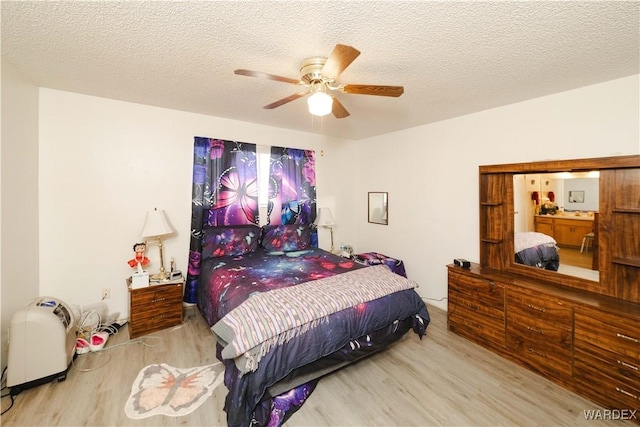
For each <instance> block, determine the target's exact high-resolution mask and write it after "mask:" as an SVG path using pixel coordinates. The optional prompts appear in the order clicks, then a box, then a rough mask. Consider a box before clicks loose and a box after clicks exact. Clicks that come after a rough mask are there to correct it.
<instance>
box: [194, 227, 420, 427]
mask: <svg viewBox="0 0 640 427" xmlns="http://www.w3.org/2000/svg"><path fill="white" fill-rule="evenodd" d="M309 233H310V227H309V226H307V225H295V224H289V225H278V226H266V227H263V228H259V227H257V226H253V225H243V226H225V227H208V228H206V229H205V230H203V238H202V260H201V271H200V277H199V283H198V288H197V305H198V308H199V310H200V312H201V313H202V315H203V316H204V318H205V319H206V321H207V323H208V324H209V325H210V326H211V330H212V331H213V333H214V334H215V335H216V338H217V340H218V345H217V357H218V359H220V360H221V361H222V362H223V363H224V365H225V385H226V386H227V388H228V390H229V392H228V395H227V396H226V399H225V407H224V410H225V412H226V413H227V423H228V425H229V426H262V425H281V424H282V423H283V422H284V421H286V420H287V419H288V418H289V417H290V416H291V415H292V414H293V413H294V412H295V411H296V410H297V409H299V408H300V407H301V406H302V404H303V403H304V401H305V400H306V399H307V397H308V396H309V395H310V394H311V392H313V390H314V388H315V386H316V385H317V383H318V381H319V379H320V377H322V376H324V375H327V374H329V373H331V372H333V371H335V370H337V369H339V368H341V367H344V366H346V365H348V364H351V363H354V362H356V361H358V360H360V359H362V358H364V357H366V356H369V355H371V354H373V353H376V352H377V351H379V350H381V349H383V348H385V347H387V346H389V345H390V344H392V343H393V342H395V341H397V340H399V339H400V338H401V337H403V336H404V335H405V334H406V333H407V332H408V331H409V330H413V331H414V332H415V333H416V334H417V335H418V336H419V337H420V338H422V336H423V335H424V334H425V331H426V328H427V326H428V324H429V313H428V312H427V308H426V306H425V304H424V302H423V301H422V299H421V298H420V297H419V295H418V294H417V293H416V291H415V289H414V288H415V287H416V286H417V285H416V284H415V283H414V282H412V281H410V280H408V279H406V278H404V277H402V276H400V275H397V274H394V273H393V272H391V270H390V269H389V268H388V267H386V266H384V265H378V266H365V265H362V264H359V263H356V262H354V261H352V260H350V259H347V258H342V257H339V256H337V255H333V254H331V253H329V252H327V251H324V250H321V249H319V248H316V247H312V246H311V244H310V241H309Z"/></svg>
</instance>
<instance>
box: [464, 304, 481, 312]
mask: <svg viewBox="0 0 640 427" xmlns="http://www.w3.org/2000/svg"><path fill="white" fill-rule="evenodd" d="M467 307H469V308H470V309H472V310H476V311H478V310H480V307H478V306H477V305H473V304H467Z"/></svg>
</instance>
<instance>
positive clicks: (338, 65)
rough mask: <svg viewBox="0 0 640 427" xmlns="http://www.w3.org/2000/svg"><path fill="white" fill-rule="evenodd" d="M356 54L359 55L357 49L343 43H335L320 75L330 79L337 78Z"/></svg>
mask: <svg viewBox="0 0 640 427" xmlns="http://www.w3.org/2000/svg"><path fill="white" fill-rule="evenodd" d="M358 55H360V51H359V50H357V49H355V48H353V47H351V46H347V45H344V44H337V45H336V47H334V48H333V50H332V51H331V54H330V55H329V58H327V62H326V63H325V64H324V67H322V75H323V76H325V77H328V78H330V79H337V78H338V76H339V75H340V74H342V72H343V71H344V70H345V69H346V68H347V67H348V66H349V65H350V64H351V63H352V62H353V61H354V59H356V58H357V57H358Z"/></svg>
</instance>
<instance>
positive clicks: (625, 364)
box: [618, 360, 638, 371]
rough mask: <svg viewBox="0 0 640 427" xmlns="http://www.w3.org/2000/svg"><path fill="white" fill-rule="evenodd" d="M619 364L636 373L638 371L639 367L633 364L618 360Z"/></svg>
mask: <svg viewBox="0 0 640 427" xmlns="http://www.w3.org/2000/svg"><path fill="white" fill-rule="evenodd" d="M618 364H619V365H622V366H624V367H625V368H629V369H633V370H634V371H637V370H638V367H637V366H633V365H632V364H631V363H627V362H623V361H622V360H618Z"/></svg>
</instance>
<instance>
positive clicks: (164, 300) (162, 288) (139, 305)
mask: <svg viewBox="0 0 640 427" xmlns="http://www.w3.org/2000/svg"><path fill="white" fill-rule="evenodd" d="M180 300H182V284H177V285H174V284H172V285H154V286H149V287H147V288H142V289H136V290H134V291H132V292H131V307H132V308H135V309H136V310H146V309H153V308H155V307H157V306H159V305H162V304H172V303H175V301H180Z"/></svg>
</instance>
